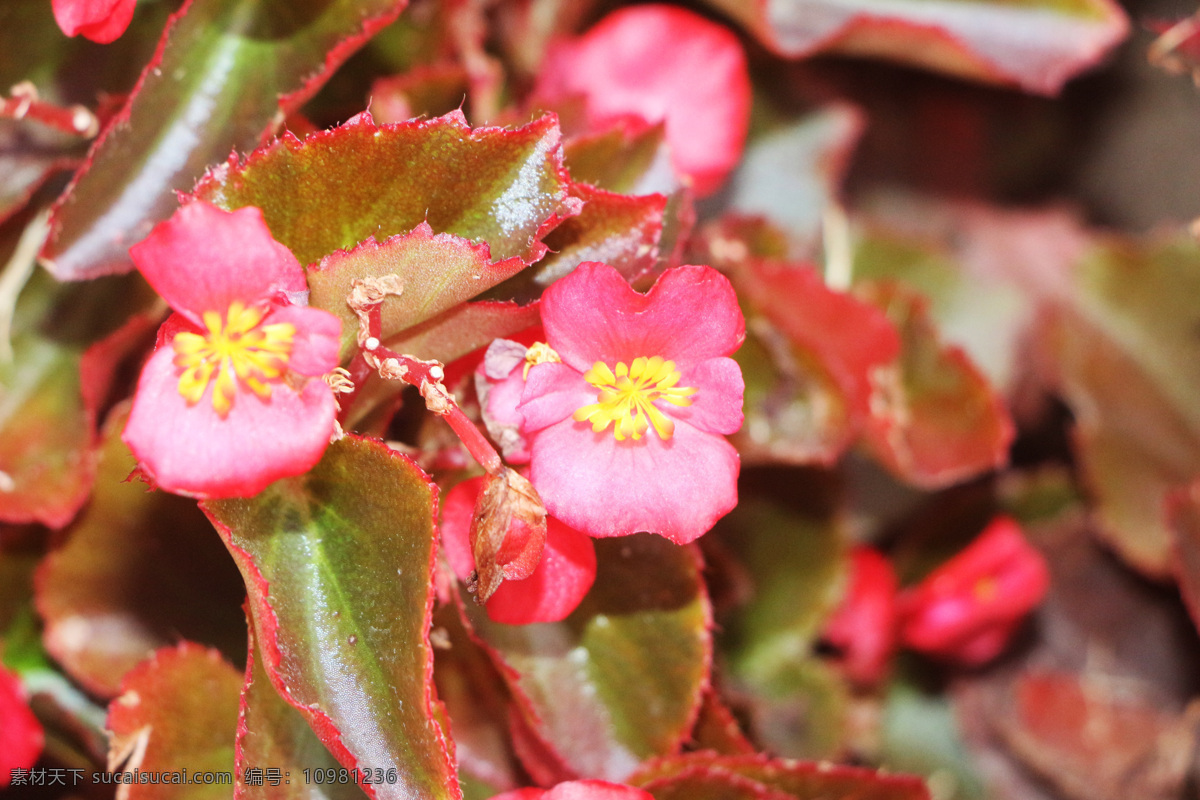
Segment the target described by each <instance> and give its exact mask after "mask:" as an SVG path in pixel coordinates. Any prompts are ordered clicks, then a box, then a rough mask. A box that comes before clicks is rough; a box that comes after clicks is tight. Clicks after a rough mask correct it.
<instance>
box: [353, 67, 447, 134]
mask: <svg viewBox="0 0 1200 800" xmlns="http://www.w3.org/2000/svg"><path fill="white" fill-rule="evenodd" d="M468 86H469V83H468V75H467V70H466V68H464V67H463V66H462V65H461V64H458V63H456V62H453V61H447V62H440V63H437V64H425V65H421V66H418V67H415V68H414V69H412V70H410V71H408V72H406V73H404V74H402V75H396V76H393V77H390V78H379V79H378V80H376V81H375V82H374V83H373V84H371V103H370V108H371V116H372V117H374V118H375V120H376V121H378V122H380V123H382V124H386V123H389V122H404V121H406V120H410V119H413V118H414V117H440V116H441V115H443V114H449V113H450V112H451V111H453V110H454V109H456V108H459V107H461V106H462V102H463V98H465V97H466V95H467V89H468Z"/></svg>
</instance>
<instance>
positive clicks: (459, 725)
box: [433, 604, 518, 797]
mask: <svg viewBox="0 0 1200 800" xmlns="http://www.w3.org/2000/svg"><path fill="white" fill-rule="evenodd" d="M433 623H434V626H435V628H434V630H435V631H439V634H438V635H439V636H440V637H441V643H440V644H438V645H437V647H438V649H437V650H435V651H434V660H433V678H434V680H435V681H436V682H437V692H438V698H439V699H440V700H441V701H442V702H443V703H445V705H446V711H447V712H448V713H449V715H450V725H451V729H452V730H453V732H454V745H455V747H454V749H455V754H456V755H457V756H458V768H459V780H460V781H462V780H464V779H467V780H471V781H474V782H475V783H476V784H477V785H480V786H486V787H487V790H488V794H487V795H486V796H487V797H491V796H492V795H493V794H497V793H499V792H503V791H508V790H509V789H514V788H516V787H517V785H518V779H517V775H518V772H517V768H516V762H515V756H514V753H513V749H512V745H511V743H510V742H509V736H508V708H509V702H510V699H509V694H508V690H507V688H506V687H505V685H504V680H503V678H501V677H500V673H499V672H497V670H496V668H495V666H494V665H493V664H492V661H491V659H490V658H489V657H488V655H487V653H486V652H484V650H483V648H481V647H480V646H479V645H478V644H476V643H475V642H474V641H472V640H471V638H470V636H468V635H467V631H466V629H465V628H464V627H463V623H462V620H461V619H460V618H459V615H458V613H457V611H456V610H455V609H454V608H453V607H452V606H451V605H450V604H446V605H443V606H441V607H440V608H438V610H437V611H436V612H435V613H434V616H433ZM463 795H464V796H466V797H469V796H470V792H469V791H468V788H467V786H466V785H465V784H464V786H463Z"/></svg>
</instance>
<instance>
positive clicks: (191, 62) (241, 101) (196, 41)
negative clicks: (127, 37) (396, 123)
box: [42, 0, 411, 280]
mask: <svg viewBox="0 0 1200 800" xmlns="http://www.w3.org/2000/svg"><path fill="white" fill-rule="evenodd" d="M404 5H405V0H270V1H269V2H259V0H191V1H190V2H189V3H187V4H186V5H185V6H184V8H183V10H182V11H181V12H180V13H179V14H177V15H176V16H175V17H174V18H173V19H172V22H171V24H170V25H169V26H168V28H167V30H166V32H165V33H164V35H163V40H162V42H161V44H160V49H159V51H158V53H157V54H156V56H155V58H154V60H153V61H151V62H150V64H149V65H147V67H146V69H145V71H144V72H143V73H142V77H141V80H140V81H139V83H138V87H137V89H136V90H135V92H134V94H133V96H132V98H131V99H130V101H129V104H128V105H127V106H126V108H125V110H124V111H123V112H122V114H121V116H120V117H119V118H118V119H117V120H116V121H114V123H113V124H112V125H110V126H109V128H108V129H107V130H106V132H105V134H104V136H102V137H101V139H100V140H99V141H98V142H97V143H96V145H95V146H94V147H93V149H92V152H91V154H90V156H89V163H88V164H87V166H85V168H84V169H83V171H82V172H81V173H80V174H79V175H78V176H77V177H76V179H75V182H74V184H73V185H72V187H71V188H70V190H69V191H68V192H67V193H66V194H65V195H64V196H63V198H62V199H61V200H60V202H59V204H58V206H57V208H56V210H55V215H54V218H53V220H52V224H53V231H52V234H51V239H50V241H49V242H48V243H47V246H46V247H45V248H44V250H43V253H42V255H43V258H44V260H45V263H46V264H47V265H48V266H49V268H50V269H51V270H52V271H53V272H54V274H55V275H56V276H57V277H59V278H60V279H63V280H79V279H81V278H87V277H93V276H95V275H103V274H109V273H113V272H124V271H127V270H129V269H131V268H132V264H131V262H130V261H129V255H128V250H129V247H130V246H131V245H133V244H135V243H137V242H138V241H139V240H141V239H142V238H144V237H145V236H146V234H147V233H149V232H150V228H151V227H152V226H153V225H154V223H156V222H158V221H160V220H163V219H166V218H167V217H168V216H170V214H171V212H172V211H174V210H175V208H176V207H177V206H178V201H177V199H176V196H175V192H177V191H186V190H189V189H191V188H192V185H193V184H194V183H195V181H196V179H197V178H199V177H200V176H201V175H202V174H203V173H204V170H205V169H206V168H207V167H208V166H209V165H210V164H213V163H215V162H218V161H220V160H221V159H224V158H226V157H227V156H228V155H229V152H230V150H249V149H251V148H253V147H255V146H257V145H258V144H260V143H261V142H262V141H263V139H264V138H266V137H267V136H268V135H269V134H270V133H271V132H272V131H273V130H274V128H275V126H276V125H277V124H278V122H279V120H280V119H282V116H283V115H284V114H286V113H288V112H290V111H293V110H295V109H296V108H298V107H299V106H300V105H301V104H302V103H303V102H304V101H305V100H307V99H308V98H309V97H311V96H312V94H313V93H314V92H316V90H317V89H318V88H319V87H320V86H321V84H322V83H324V81H325V80H326V79H327V78H328V76H329V75H330V74H331V73H332V72H333V70H334V69H336V68H337V67H338V66H339V65H340V64H341V63H342V62H343V61H344V60H345V59H346V58H348V57H349V56H350V55H351V53H353V52H354V50H355V49H357V48H358V47H359V46H361V45H362V43H363V42H365V41H366V40H367V39H368V38H369V37H370V36H371V35H372V34H373V33H374V32H375V31H377V30H379V29H380V28H382V27H383V26H384V25H387V24H388V23H389V22H391V21H392V20H394V19H396V17H397V16H398V15H399V13H400V11H401V10H402V9H403V8H404ZM272 227H274V226H273V225H272ZM410 227H411V226H410ZM363 238H365V237H363ZM351 244H353V243H351Z"/></svg>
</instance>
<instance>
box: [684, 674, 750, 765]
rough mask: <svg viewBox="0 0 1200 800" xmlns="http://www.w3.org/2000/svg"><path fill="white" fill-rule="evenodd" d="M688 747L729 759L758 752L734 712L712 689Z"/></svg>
mask: <svg viewBox="0 0 1200 800" xmlns="http://www.w3.org/2000/svg"><path fill="white" fill-rule="evenodd" d="M689 747H690V748H691V749H694V750H711V751H713V752H715V753H721V754H722V755H729V756H732V755H746V754H748V753H753V752H755V747H754V744H753V743H752V742H751V741H750V740H749V739H747V738H746V734H744V733H742V728H741V725H739V724H738V721H737V719H736V718H735V717H734V716H733V712H732V711H730V710H729V706H727V705H725V703H724V701H723V700H721V697H720V696H719V695H718V694H717V691H716V689H715V688H713V687H709V688H708V690H707V691H705V693H704V698H703V700H702V702H701V704H700V713H699V715H697V717H696V727H695V728H693V729H692V740H691V742H690V743H689Z"/></svg>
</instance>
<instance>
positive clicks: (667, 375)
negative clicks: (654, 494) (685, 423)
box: [573, 356, 697, 442]
mask: <svg viewBox="0 0 1200 800" xmlns="http://www.w3.org/2000/svg"><path fill="white" fill-rule="evenodd" d="M583 378H584V380H586V381H587V382H588V383H590V384H591V385H592V386H595V387H596V388H597V389H599V390H600V395H599V397H597V398H596V399H597V402H595V403H593V404H591V405H587V406H582V407H580V408H579V409H577V410H576V411H575V414H574V415H573V419H574V420H575V421H576V422H584V421H587V422H591V423H592V430H593V431H596V432H597V433H598V432H600V431H602V430H604V429H605V428H607V427H608V426H609V425H612V426H613V435H614V436H615V437H617V441H618V442H623V441H625V439H627V438H632V439H641V438H642V434H643V433H645V432H646V429H647V428H650V427H653V428H654V432H655V433H657V434H658V438H660V439H662V440H663V441H664V442H665V441H667V440H668V439H670V438H671V436H672V435H673V434H674V433H675V423H674V422H672V421H671V419H670V418H669V417H667V415H666V414H664V413H663V412H662V411H661V410H659V408H658V407H657V406H655V405H654V403H655V401H658V400H665V401H666V402H668V403H670V404H671V405H676V406H690V405H691V404H692V400H691V397H692V395H694V394H695V393H696V391H697V390H696V389H695V388H692V387H678V386H676V385H675V384H677V383H679V378H680V374H679V370H677V369H675V362H674V361H666V360H664V359H663V357H662V356H654V357H653V358H645V357H642V358H635V359H634V360H633V363H632V364H629V365H626V364H625V362H624V361H619V362H617V366H616V370H615V371H614V370H611V369H609V368H608V365H607V364H605V363H604V362H602V361H597V362H596V363H595V364H593V365H592V368H591V369H590V370H588V371H587V373H586V374H585V375H584V376H583Z"/></svg>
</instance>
